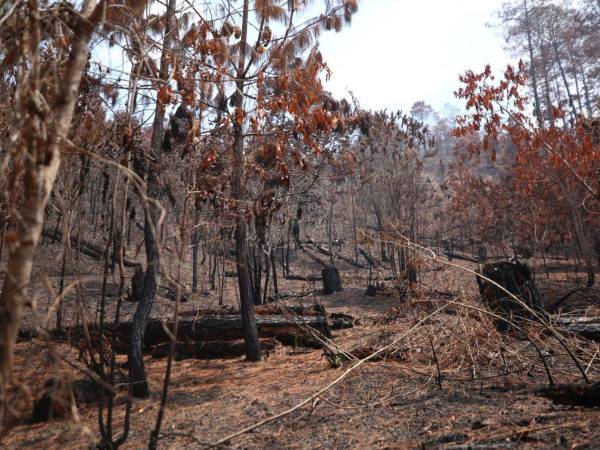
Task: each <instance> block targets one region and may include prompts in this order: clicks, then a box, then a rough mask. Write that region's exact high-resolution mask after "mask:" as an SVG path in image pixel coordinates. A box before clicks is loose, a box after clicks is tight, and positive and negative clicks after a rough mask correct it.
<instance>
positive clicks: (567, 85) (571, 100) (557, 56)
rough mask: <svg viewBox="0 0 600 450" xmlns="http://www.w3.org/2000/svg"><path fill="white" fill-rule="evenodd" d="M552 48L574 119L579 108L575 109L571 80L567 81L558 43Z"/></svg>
mask: <svg viewBox="0 0 600 450" xmlns="http://www.w3.org/2000/svg"><path fill="white" fill-rule="evenodd" d="M552 48H553V49H554V57H555V58H556V64H557V65H558V70H559V72H560V76H561V78H562V80H563V84H564V85H565V90H566V91H567V98H568V100H569V106H570V107H571V112H572V113H573V119H575V117H577V108H576V107H575V102H574V101H573V96H572V95H571V88H570V87H569V80H567V74H566V72H565V69H564V67H563V64H562V60H561V59H560V55H559V53H558V43H557V42H556V41H554V42H553V43H552Z"/></svg>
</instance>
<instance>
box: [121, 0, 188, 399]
mask: <svg viewBox="0 0 600 450" xmlns="http://www.w3.org/2000/svg"><path fill="white" fill-rule="evenodd" d="M176 6H177V0H169V3H168V5H167V12H166V17H167V26H166V28H165V36H164V39H163V49H162V55H161V61H160V74H159V75H160V79H161V81H162V82H166V81H167V79H168V78H169V58H170V51H171V43H172V40H173V35H172V33H174V32H175V31H176V29H175V8H176ZM164 119H165V105H163V104H161V102H160V101H157V103H156V111H155V114H154V123H153V127H152V139H151V150H152V153H153V155H152V157H151V158H146V161H145V163H144V164H145V169H146V170H145V171H146V173H145V175H146V186H148V196H149V197H150V198H151V199H157V198H158V197H159V193H160V191H159V188H158V184H159V183H158V171H159V167H157V166H158V161H160V153H161V145H162V140H163V137H164ZM144 211H145V220H144V246H145V249H146V273H145V274H144V289H143V295H142V298H141V299H140V301H139V302H138V305H137V308H136V310H135V314H134V316H133V322H132V327H131V335H130V336H129V355H128V356H129V358H128V367H129V378H130V382H131V383H132V395H133V396H134V397H138V398H144V397H148V395H150V391H149V389H148V381H147V379H146V370H145V367H144V355H143V351H142V349H143V337H144V332H145V330H146V324H147V323H148V318H149V317H150V313H151V311H152V307H153V305H154V299H155V297H156V289H157V287H158V283H159V271H160V250H159V246H158V236H160V228H161V227H160V219H159V211H158V209H157V206H156V205H155V204H153V203H151V202H149V203H148V204H146V205H145V208H144Z"/></svg>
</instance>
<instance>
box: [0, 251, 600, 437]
mask: <svg viewBox="0 0 600 450" xmlns="http://www.w3.org/2000/svg"><path fill="white" fill-rule="evenodd" d="M55 258H56V250H55V247H54V246H52V245H49V244H45V245H43V246H42V247H41V250H40V252H39V255H38V257H37V264H36V266H35V267H36V273H35V276H34V284H33V287H32V292H33V293H34V295H33V296H32V303H33V304H34V305H35V306H36V308H35V309H29V310H28V313H27V316H26V318H25V323H24V327H33V326H34V325H35V324H40V323H44V321H45V319H46V312H47V310H48V304H49V299H50V298H53V297H54V295H55V294H56V292H57V290H58V280H59V276H60V264H59V261H55ZM78 259H79V262H78V263H77V262H76V261H74V262H72V263H71V264H68V267H67V273H68V274H69V276H68V277H67V279H66V283H65V284H66V285H69V284H70V283H71V282H72V281H74V280H75V278H76V277H77V276H79V277H80V278H81V279H82V280H85V282H84V283H83V285H82V288H81V290H80V292H79V298H80V300H81V303H82V304H83V303H84V304H85V308H83V309H80V308H77V303H78V302H77V297H78V295H77V292H76V290H73V291H72V292H71V293H69V294H68V295H67V296H66V297H65V308H64V319H63V320H64V323H65V324H66V325H68V324H70V323H75V321H76V320H77V317H78V315H82V314H86V315H87V316H88V317H90V318H93V317H95V315H96V311H97V309H96V302H97V301H98V298H99V292H100V290H101V284H102V283H101V281H102V278H101V276H99V275H98V274H101V273H102V271H101V268H100V265H99V263H98V262H97V261H94V260H92V259H90V258H88V257H85V256H82V255H79V256H78ZM173 261H175V259H174V258H173ZM445 261H446V260H445V259H444V260H442V261H439V262H427V263H424V266H423V267H421V270H420V271H419V273H420V274H421V275H420V280H419V282H418V283H417V285H416V286H415V287H414V288H413V289H405V288H404V287H402V288H401V289H399V288H398V286H396V285H395V283H394V282H386V283H385V286H384V287H383V289H379V290H378V291H377V294H376V295H375V297H371V296H367V295H366V285H367V281H366V277H367V275H368V274H367V271H366V270H364V269H355V268H354V267H352V265H350V264H348V263H346V262H341V263H340V264H339V265H338V269H339V270H340V273H341V276H342V280H343V281H342V282H343V286H344V290H343V291H341V292H337V293H334V294H332V295H328V296H324V295H322V294H321V293H320V291H319V289H320V288H321V286H320V283H319V282H298V281H293V282H292V281H286V280H283V278H282V277H280V280H279V286H280V292H281V293H286V294H289V295H290V297H288V298H285V299H284V300H277V302H278V303H283V304H288V305H305V306H306V305H311V304H313V303H319V304H321V305H323V306H324V307H325V308H326V310H327V312H328V313H334V312H339V313H345V314H350V315H353V316H354V317H355V318H356V319H357V320H358V324H357V326H355V327H354V328H351V329H346V330H339V331H335V332H334V341H335V343H336V345H337V346H338V353H335V352H334V353H335V355H334V356H332V355H331V353H328V352H326V351H324V350H313V349H308V348H295V347H283V346H279V347H277V348H276V349H275V350H273V351H271V352H269V353H268V354H267V355H265V358H264V360H263V361H262V362H260V363H248V362H246V361H244V359H243V358H242V357H240V358H234V359H215V360H209V361H206V360H193V359H188V360H183V361H177V362H174V370H173V374H172V381H171V385H170V389H169V401H168V404H167V407H166V415H165V420H164V422H163V427H162V434H161V439H160V442H159V448H162V449H196V448H203V447H205V446H206V445H208V444H210V443H212V442H215V441H217V440H219V439H221V438H223V437H225V436H227V435H229V434H231V433H233V432H235V431H237V430H240V429H242V428H244V427H246V426H249V425H252V424H254V423H257V422H259V421H261V420H263V419H265V418H268V417H270V416H272V415H275V414H278V413H280V412H281V411H284V410H286V409H288V408H290V407H292V406H294V405H296V404H297V403H299V402H301V401H302V400H304V399H305V398H307V397H309V396H311V395H312V394H314V393H315V392H317V391H318V390H319V389H321V388H322V387H324V386H326V385H327V384H328V383H330V382H331V381H332V380H334V379H336V378H337V377H339V376H340V375H341V374H342V373H343V372H344V371H345V370H347V369H348V368H349V367H351V366H352V364H354V363H355V362H356V359H354V358H352V357H349V358H348V357H344V354H345V352H350V353H354V354H355V355H356V357H357V358H363V357H365V356H368V355H369V354H370V353H372V352H374V351H376V350H377V349H379V348H381V347H383V346H384V345H387V344H390V343H391V342H393V341H394V340H396V339H399V338H400V337H401V336H405V337H404V338H402V339H399V341H398V343H397V344H396V345H394V346H393V347H392V348H391V350H390V351H389V352H386V353H385V355H384V357H383V358H378V359H377V360H376V361H373V362H368V363H366V364H364V365H362V366H361V367H360V368H358V369H356V370H355V371H353V372H351V373H350V375H349V376H348V377H347V378H345V379H344V380H343V381H341V382H340V383H339V384H337V385H336V386H335V387H333V388H332V389H331V390H329V391H328V392H326V393H325V394H323V395H321V396H320V397H318V398H317V399H315V400H314V401H312V402H310V404H309V405H307V406H305V407H303V408H300V409H298V410H296V411H295V412H293V413H291V414H289V415H287V416H285V417H283V418H281V419H278V420H276V421H273V422H271V423H269V424H267V425H264V426H262V427H258V428H256V429H255V430H253V431H252V432H249V433H246V434H244V435H242V436H240V437H237V438H235V439H232V440H231V441H230V442H228V443H227V444H226V445H223V446H221V448H236V449H243V448H249V449H255V448H257V449H258V448H260V449H263V448H264V449H280V448H292V449H316V448H326V449H346V448H355V449H368V448H387V449H404V448H423V449H429V448H431V449H433V448H443V449H467V448H472V449H478V448H481V449H484V448H485V449H490V448H492V449H513V448H590V449H592V448H598V447H600V430H599V429H598V427H597V426H595V424H597V423H598V421H599V420H600V411H599V410H597V409H584V408H577V407H576V408H573V407H565V406H560V405H554V404H552V402H551V401H549V400H547V399H545V398H542V397H538V396H537V395H536V394H535V389H536V387H539V386H544V385H546V384H547V383H548V379H547V376H546V374H545V370H544V367H543V364H542V362H541V360H540V358H539V356H538V355H537V354H536V352H535V351H534V349H533V346H532V345H531V343H530V342H529V341H528V340H527V339H525V338H524V337H523V336H520V335H518V334H516V333H515V332H512V333H509V334H506V333H500V332H498V331H497V330H496V329H495V327H494V325H493V322H492V321H491V320H490V318H489V317H488V316H487V315H486V313H485V311H484V310H483V309H482V308H483V305H482V304H481V302H480V301H479V298H478V294H477V285H476V283H475V278H474V276H472V274H469V273H466V272H464V271H461V270H458V269H455V268H451V267H448V266H446V265H445V264H443V263H444V262H445ZM440 262H441V263H440ZM460 265H461V266H466V267H468V268H470V269H474V268H476V265H475V264H472V263H468V262H467V263H464V262H461V263H460ZM227 266H228V267H227V269H228V270H233V266H232V265H231V262H230V261H228V263H227ZM562 266H564V267H562ZM561 267H562V269H561V270H559V269H555V268H553V270H551V271H548V273H549V275H548V278H546V276H545V275H542V276H540V275H538V277H539V278H538V283H539V285H540V288H541V290H542V293H543V296H544V298H545V299H546V300H547V301H548V302H550V303H551V302H552V299H555V298H559V297H560V294H561V292H563V291H564V290H566V289H568V287H570V286H572V285H573V283H574V280H573V279H572V277H573V273H572V272H571V267H570V266H568V265H566V264H565V263H564V262H561ZM169 269H170V270H171V273H172V274H175V273H176V267H175V266H172V267H170V268H169ZM188 269H189V268H187V267H186V270H185V271H184V276H185V277H186V279H189V278H190V275H189V270H188ZM202 270H205V269H204V267H203V268H202ZM319 271H320V267H319V265H318V263H316V262H315V261H314V260H312V259H310V258H306V257H305V256H303V255H302V253H300V252H299V253H298V254H297V255H296V258H295V259H294V263H293V266H292V273H295V274H299V275H315V274H319ZM388 272H389V270H388V271H382V272H381V275H382V276H383V275H388ZM131 275H132V272H128V273H127V276H128V277H130V276H131ZM382 280H383V278H382ZM202 281H203V286H202V288H201V292H200V293H198V294H194V295H191V297H190V301H188V302H186V303H183V304H182V305H181V306H182V310H183V311H182V314H188V315H189V314H190V311H192V312H193V311H194V310H198V309H199V308H208V307H211V308H214V307H217V306H218V304H219V298H220V297H222V298H223V302H224V303H225V304H230V305H236V303H237V300H236V298H237V297H236V288H235V283H236V280H235V278H225V279H224V289H223V292H222V294H221V293H219V291H218V290H215V291H212V290H211V289H210V286H209V285H210V283H209V282H208V279H207V277H206V274H203V279H202ZM108 283H109V285H110V286H113V287H110V288H109V289H111V290H115V289H116V290H117V292H118V276H117V275H116V274H115V275H114V276H113V275H111V276H110V277H109V280H108ZM115 286H116V288H115ZM111 292H112V291H111ZM597 298H598V296H597V292H595V291H591V292H587V293H586V296H585V297H582V296H579V297H574V298H573V300H572V301H570V302H569V305H565V309H566V310H568V309H571V310H577V311H576V312H577V314H581V313H582V312H585V313H586V314H591V315H593V314H596V312H597V310H596V308H597V307H596V306H595V305H594V304H595V302H596V299H597ZM108 302H109V306H110V308H109V310H108V317H112V316H111V314H113V311H114V304H115V303H116V300H115V299H114V297H110V298H109V299H108ZM449 302H450V303H449ZM442 306H444V309H443V310H442V311H440V312H437V313H435V311H436V310H437V309H439V308H441V307H442ZM173 307H174V302H172V301H170V300H167V299H161V298H159V299H158V300H157V303H156V307H155V309H154V312H153V316H154V317H170V314H171V313H172V309H173ZM583 308H585V311H582V309H583ZM34 310H35V311H36V314H33V313H32V311H34ZM134 310H135V304H133V303H129V302H124V312H123V318H122V320H124V319H127V318H128V317H130V316H131V314H132V313H133V311H134ZM431 314H433V315H432V317H430V318H429V319H427V320H425V321H423V319H424V318H425V317H427V316H428V315H431ZM47 319H48V320H47V321H46V322H47V325H46V326H47V327H49V328H52V327H53V324H54V316H53V314H50V315H49V316H48V317H47ZM419 321H423V322H422V323H421V324H419ZM527 331H528V334H529V337H530V338H531V339H532V340H533V341H534V342H536V343H537V344H538V345H539V346H540V347H541V348H542V351H543V356H544V359H545V361H546V363H547V364H548V366H549V367H550V370H551V373H552V375H553V377H554V378H555V381H556V382H578V381H579V380H580V379H581V376H580V374H579V373H578V369H577V368H576V367H575V365H574V364H573V363H572V361H571V360H570V359H569V357H568V355H567V354H566V352H565V351H564V349H563V348H562V347H561V346H560V344H559V343H558V341H556V339H553V338H552V336H551V335H548V333H547V332H545V331H544V330H542V329H540V328H539V327H537V326H535V325H531V326H528V327H527ZM565 340H566V342H567V343H568V345H569V347H570V348H571V349H573V350H574V352H575V354H576V355H577V357H578V358H579V360H580V362H581V364H582V365H583V367H585V370H586V371H587V375H588V377H589V378H590V379H591V380H592V381H597V380H598V379H600V363H599V362H598V361H597V359H598V358H597V352H598V347H597V344H595V343H593V342H589V341H585V340H583V339H581V338H579V337H577V336H570V335H565ZM340 348H341V349H343V350H344V351H343V352H342V351H339V349H340ZM78 357H79V351H78V349H77V348H76V346H73V345H70V344H69V343H68V342H62V341H44V340H41V339H33V340H28V341H23V342H20V343H19V344H18V346H17V351H16V354H15V383H13V387H12V388H11V390H10V392H9V399H10V401H11V409H12V410H13V411H12V413H13V414H11V415H9V417H8V418H7V419H6V420H5V422H6V430H5V432H4V435H3V436H2V440H1V445H2V447H3V448H7V449H32V448H33V449H36V448H40V449H84V448H90V446H93V445H94V444H95V443H97V442H98V440H99V432H98V405H97V404H96V403H93V402H92V403H83V402H79V404H78V405H77V407H76V408H75V407H73V408H71V411H70V412H69V413H68V414H67V416H66V417H63V418H57V419H53V420H51V421H49V422H45V423H39V424H31V423H30V422H29V420H28V418H29V416H30V414H31V410H32V401H33V399H36V398H39V396H40V394H41V392H42V391H43V386H44V383H45V382H46V381H47V380H48V379H50V378H53V377H57V376H59V377H61V378H64V379H71V380H75V379H82V378H84V376H83V375H82V373H81V372H80V371H79V370H77V369H76V368H74V367H73V366H74V365H77V364H78ZM117 362H118V363H119V364H123V363H125V357H123V356H119V357H118V359H117ZM69 363H71V364H69ZM79 365H80V364H79ZM165 365H166V359H165V358H152V357H151V356H148V357H147V359H146V369H147V372H148V377H149V384H150V390H151V397H150V398H149V399H146V400H135V401H134V402H133V408H132V416H131V427H130V432H129V436H128V439H127V441H126V442H125V444H124V445H123V446H122V447H121V448H124V449H138V448H146V446H147V442H148V438H149V434H150V431H151V429H152V428H153V426H154V423H155V420H156V413H157V411H158V405H159V398H160V391H161V387H162V382H163V377H164V371H165ZM124 370H125V371H126V369H124ZM124 396H125V392H121V393H119V394H118V396H117V406H116V407H115V411H114V429H115V434H118V433H120V432H121V430H122V425H123V417H124V412H125V407H124V404H123V398H124Z"/></svg>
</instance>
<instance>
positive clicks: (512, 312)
mask: <svg viewBox="0 0 600 450" xmlns="http://www.w3.org/2000/svg"><path fill="white" fill-rule="evenodd" d="M480 273H481V274H482V275H483V276H484V277H486V278H489V279H490V280H492V281H494V282H495V283H497V284H498V285H500V286H502V287H503V288H504V289H506V290H507V291H508V292H510V293H511V294H513V295H514V296H515V297H517V298H519V299H521V300H522V301H523V303H524V304H525V305H527V306H528V307H529V308H531V309H532V310H534V311H537V312H540V313H543V311H544V310H543V306H542V300H541V296H540V293H539V291H538V290H537V287H536V286H535V283H534V282H533V280H532V278H531V271H530V270H529V267H527V265H526V264H522V263H520V262H514V263H512V262H499V263H493V264H486V265H484V266H483V269H482V271H481V272H480ZM477 284H478V285H479V293H480V295H481V299H482V300H483V302H484V303H485V305H486V306H487V307H488V308H489V309H490V310H491V311H492V312H494V313H495V314H497V315H499V316H500V317H502V318H503V319H505V320H502V319H498V320H497V321H496V327H497V328H498V329H499V330H500V331H509V330H510V324H509V323H508V322H510V321H512V320H513V319H518V318H530V317H531V313H529V312H528V311H527V308H525V306H524V305H523V304H521V303H519V302H517V301H515V299H513V298H512V297H510V296H509V295H508V294H507V293H506V292H504V291H503V290H502V289H500V288H499V287H498V286H495V285H494V284H492V283H490V282H489V281H486V280H484V279H482V278H481V277H479V276H477ZM507 321H508V322H507Z"/></svg>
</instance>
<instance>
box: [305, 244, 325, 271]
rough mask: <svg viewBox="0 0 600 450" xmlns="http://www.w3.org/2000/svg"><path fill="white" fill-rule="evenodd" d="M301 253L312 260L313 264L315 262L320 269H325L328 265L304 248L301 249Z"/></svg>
mask: <svg viewBox="0 0 600 450" xmlns="http://www.w3.org/2000/svg"><path fill="white" fill-rule="evenodd" d="M302 251H303V252H304V253H305V254H306V255H307V256H308V257H309V258H310V259H312V260H313V261H314V262H316V263H317V264H319V265H320V266H321V267H327V266H328V264H327V263H326V262H325V261H323V260H322V259H321V258H319V257H318V256H317V255H314V254H312V253H311V252H309V251H308V250H307V248H306V247H302Z"/></svg>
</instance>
